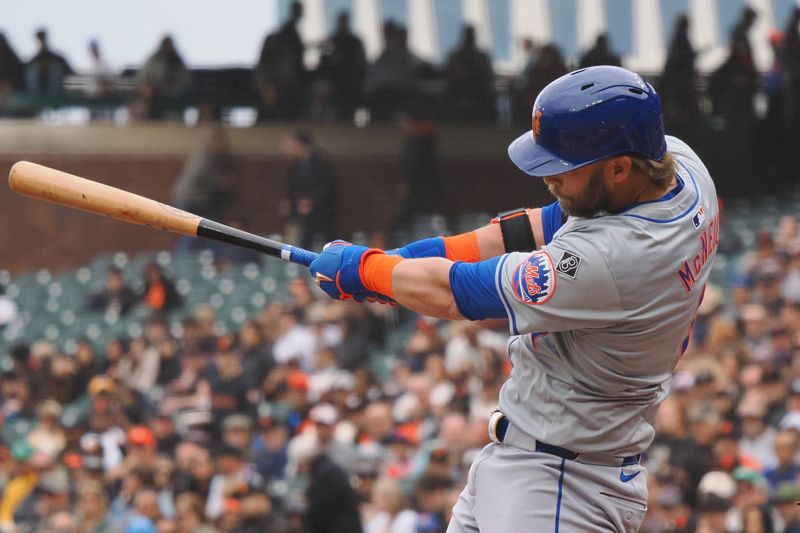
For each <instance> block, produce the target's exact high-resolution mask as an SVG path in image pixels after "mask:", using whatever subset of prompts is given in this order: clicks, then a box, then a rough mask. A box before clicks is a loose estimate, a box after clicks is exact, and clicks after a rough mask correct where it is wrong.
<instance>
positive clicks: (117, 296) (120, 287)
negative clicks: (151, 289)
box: [89, 266, 139, 317]
mask: <svg viewBox="0 0 800 533" xmlns="http://www.w3.org/2000/svg"><path fill="white" fill-rule="evenodd" d="M138 301H139V298H138V296H137V295H136V293H135V292H134V290H133V289H131V288H130V287H129V286H128V285H127V284H126V283H125V275H124V273H123V272H122V269H120V268H118V267H114V266H112V267H109V268H108V270H106V279H105V284H104V286H103V289H101V290H100V291H98V292H96V293H94V294H93V295H91V297H90V298H89V310H91V311H95V312H101V313H106V314H107V315H109V316H115V317H119V316H125V315H127V314H128V313H129V312H130V310H131V309H133V307H134V306H135V305H136V303H137V302H138Z"/></svg>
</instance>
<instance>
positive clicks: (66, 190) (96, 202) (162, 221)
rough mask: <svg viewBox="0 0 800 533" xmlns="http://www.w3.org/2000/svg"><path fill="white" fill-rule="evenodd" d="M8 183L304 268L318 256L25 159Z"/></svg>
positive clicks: (65, 202)
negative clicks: (248, 250) (245, 249)
mask: <svg viewBox="0 0 800 533" xmlns="http://www.w3.org/2000/svg"><path fill="white" fill-rule="evenodd" d="M8 184H9V186H10V187H11V189H13V190H14V191H16V192H18V193H20V194H25V195H27V196H32V197H34V198H38V199H40V200H46V201H48V202H53V203H56V204H60V205H65V206H67V207H72V208H74V209H81V210H83V211H89V212H90V213H97V214H98V215H105V216H108V217H111V218H113V219H116V220H121V221H123V222H130V223H132V224H141V225H144V226H149V227H151V228H156V229H160V230H165V231H171V232H173V233H180V234H181V235H189V236H191V237H205V238H207V239H213V240H215V241H221V242H226V243H228V244H233V245H234V246H241V247H244V248H249V249H251V250H256V251H258V252H262V253H265V254H268V255H272V256H275V257H280V258H281V259H283V260H284V261H291V262H292V263H298V264H300V265H305V266H308V265H310V264H311V262H312V261H313V260H314V259H316V258H317V254H315V253H314V252H309V251H308V250H304V249H302V248H297V247H295V246H290V245H288V244H283V243H281V242H278V241H273V240H271V239H267V238H264V237H260V236H258V235H253V234H252V233H247V232H246V231H242V230H238V229H236V228H231V227H230V226H226V225H224V224H220V223H218V222H214V221H213V220H208V219H205V218H202V217H199V216H197V215H193V214H192V213H187V212H186V211H182V210H180V209H177V208H175V207H172V206H169V205H166V204H162V203H161V202H156V201H155V200H151V199H150V198H145V197H144V196H139V195H138V194H133V193H131V192H128V191H123V190H122V189H117V188H115V187H110V186H108V185H104V184H102V183H97V182H96V181H91V180H87V179H85V178H81V177H78V176H73V175H72V174H67V173H66V172H61V171H60V170H55V169H52V168H48V167H45V166H42V165H37V164H36V163H30V162H28V161H19V162H18V163H15V164H14V166H13V167H11V171H10V172H9V174H8Z"/></svg>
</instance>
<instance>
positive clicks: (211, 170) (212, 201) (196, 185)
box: [171, 125, 233, 255]
mask: <svg viewBox="0 0 800 533" xmlns="http://www.w3.org/2000/svg"><path fill="white" fill-rule="evenodd" d="M232 171H233V168H232V157H231V152H230V146H229V144H228V138H227V135H226V134H225V130H223V129H222V127H221V126H219V125H213V126H211V128H210V130H209V131H208V132H207V133H206V135H205V138H204V139H203V141H202V144H201V146H200V147H199V148H198V149H197V150H195V151H193V152H192V153H191V154H189V156H188V157H187V158H186V159H185V160H184V162H183V167H182V168H181V172H180V174H179V175H178V177H177V178H175V182H174V183H173V185H172V191H171V198H172V204H173V205H174V206H175V207H177V208H178V209H183V210H184V211H188V212H190V213H193V214H195V215H198V216H201V217H203V218H208V219H210V220H222V218H223V216H224V215H225V212H224V206H225V204H226V202H227V201H228V200H229V195H230V190H231V185H232V180H231V172H232ZM197 245H198V240H197V239H195V238H193V237H186V236H185V237H181V239H180V240H179V241H178V244H177V245H176V247H175V254H176V255H181V254H183V253H185V252H187V251H189V250H190V249H192V248H193V247H194V246H197Z"/></svg>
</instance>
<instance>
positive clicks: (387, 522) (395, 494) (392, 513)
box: [364, 477, 417, 533]
mask: <svg viewBox="0 0 800 533" xmlns="http://www.w3.org/2000/svg"><path fill="white" fill-rule="evenodd" d="M372 500H373V502H374V504H375V507H376V508H377V512H376V513H375V515H374V516H373V517H372V518H371V519H370V520H369V522H367V523H366V525H365V527H364V531H365V533H417V513H416V512H414V511H413V510H411V509H410V506H409V505H408V502H407V498H406V494H405V493H404V491H403V488H402V486H401V485H400V482H398V481H397V480H394V479H391V478H387V477H384V478H381V479H378V480H377V481H376V482H375V485H374V486H373V488H372Z"/></svg>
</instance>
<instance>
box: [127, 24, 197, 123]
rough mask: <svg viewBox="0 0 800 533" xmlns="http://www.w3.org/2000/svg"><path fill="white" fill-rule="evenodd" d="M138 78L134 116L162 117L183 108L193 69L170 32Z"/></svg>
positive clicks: (138, 74) (179, 111)
mask: <svg viewBox="0 0 800 533" xmlns="http://www.w3.org/2000/svg"><path fill="white" fill-rule="evenodd" d="M136 81H137V84H138V88H137V98H136V100H135V101H134V102H133V103H132V105H131V111H132V114H133V116H134V117H136V118H144V119H162V118H168V117H169V116H174V115H176V114H178V113H181V112H182V111H183V104H184V103H185V100H186V99H187V97H188V94H189V90H190V83H191V72H190V71H189V69H188V68H187V67H186V65H185V63H184V61H183V58H182V57H181V56H180V54H179V53H178V50H177V49H176V48H175V42H174V41H173V40H172V37H171V36H170V35H166V36H164V37H163V38H162V39H161V41H160V43H159V45H158V48H157V49H156V51H155V52H154V53H153V54H152V55H151V56H150V57H148V58H147V60H146V61H145V63H144V65H143V66H142V68H141V69H140V70H139V72H138V73H137V74H136Z"/></svg>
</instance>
